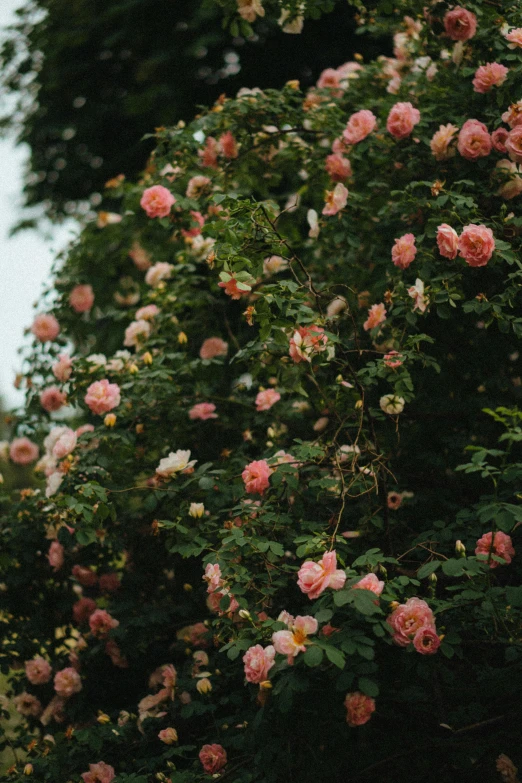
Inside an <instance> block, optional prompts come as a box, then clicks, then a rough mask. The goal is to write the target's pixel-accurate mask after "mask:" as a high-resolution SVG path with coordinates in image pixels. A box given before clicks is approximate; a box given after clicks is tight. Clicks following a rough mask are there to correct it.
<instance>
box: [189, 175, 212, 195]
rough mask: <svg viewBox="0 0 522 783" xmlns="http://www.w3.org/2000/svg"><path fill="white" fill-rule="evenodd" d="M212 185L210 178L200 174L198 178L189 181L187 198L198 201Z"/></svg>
mask: <svg viewBox="0 0 522 783" xmlns="http://www.w3.org/2000/svg"><path fill="white" fill-rule="evenodd" d="M211 184H212V181H211V180H210V179H209V178H208V177H203V176H202V175H201V174H198V175H197V176H196V177H192V178H191V179H189V182H188V185H187V192H186V194H185V195H186V196H187V198H194V199H198V198H199V197H200V196H201V195H202V194H203V193H204V192H205V190H207V188H208V187H209V186H210V185H211Z"/></svg>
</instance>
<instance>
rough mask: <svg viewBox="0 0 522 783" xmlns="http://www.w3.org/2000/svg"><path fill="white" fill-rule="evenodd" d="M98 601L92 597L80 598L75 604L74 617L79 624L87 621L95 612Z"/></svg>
mask: <svg viewBox="0 0 522 783" xmlns="http://www.w3.org/2000/svg"><path fill="white" fill-rule="evenodd" d="M96 608H97V607H96V601H94V600H93V599H92V598H80V600H79V601H76V603H75V604H73V608H72V611H73V618H74V622H75V623H76V624H77V625H83V624H84V623H86V622H87V620H88V619H89V617H90V616H91V614H92V613H93V612H95V611H96Z"/></svg>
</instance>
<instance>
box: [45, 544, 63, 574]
mask: <svg viewBox="0 0 522 783" xmlns="http://www.w3.org/2000/svg"><path fill="white" fill-rule="evenodd" d="M47 560H48V561H49V565H50V566H52V568H53V571H59V570H60V568H61V567H62V566H63V562H64V556H63V546H62V545H61V544H60V542H59V541H53V542H52V544H51V546H50V547H49V551H48V553H47Z"/></svg>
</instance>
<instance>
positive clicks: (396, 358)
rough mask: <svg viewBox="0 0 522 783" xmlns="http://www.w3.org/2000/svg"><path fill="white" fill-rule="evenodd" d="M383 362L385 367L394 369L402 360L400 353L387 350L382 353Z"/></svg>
mask: <svg viewBox="0 0 522 783" xmlns="http://www.w3.org/2000/svg"><path fill="white" fill-rule="evenodd" d="M383 362H384V364H385V365H386V367H390V368H391V369H392V370H395V369H396V368H397V367H400V366H401V364H402V362H403V358H402V354H401V353H399V352H398V351H389V352H388V353H386V354H384V358H383Z"/></svg>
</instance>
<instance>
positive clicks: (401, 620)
mask: <svg viewBox="0 0 522 783" xmlns="http://www.w3.org/2000/svg"><path fill="white" fill-rule="evenodd" d="M386 622H387V623H388V624H389V625H390V626H391V627H392V629H393V641H394V642H395V643H396V644H398V645H399V646H400V647H407V646H408V645H409V644H410V643H411V642H413V646H414V647H415V649H416V650H417V652H419V653H421V655H432V654H433V653H436V652H437V650H438V649H439V647H440V642H441V639H440V637H439V636H438V635H437V632H436V628H435V617H434V616H433V612H432V611H431V609H430V607H429V606H428V604H427V603H426V601H423V600H422V599H421V598H409V599H408V600H407V601H406V603H405V604H400V605H399V606H397V607H396V609H395V610H394V611H393V612H392V614H391V615H390V616H389V617H388V618H387V621H386Z"/></svg>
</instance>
